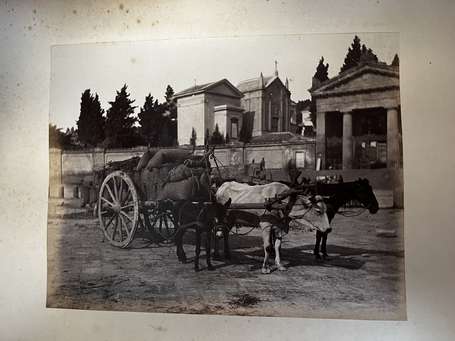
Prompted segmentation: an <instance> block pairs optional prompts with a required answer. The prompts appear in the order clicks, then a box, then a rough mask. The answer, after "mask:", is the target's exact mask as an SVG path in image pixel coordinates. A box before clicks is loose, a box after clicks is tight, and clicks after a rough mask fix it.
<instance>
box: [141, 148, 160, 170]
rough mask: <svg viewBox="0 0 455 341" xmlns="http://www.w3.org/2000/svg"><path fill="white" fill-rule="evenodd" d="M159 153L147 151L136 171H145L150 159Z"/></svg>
mask: <svg viewBox="0 0 455 341" xmlns="http://www.w3.org/2000/svg"><path fill="white" fill-rule="evenodd" d="M156 153H157V151H156V150H150V149H149V150H147V151H146V152H145V153H144V154H142V157H141V159H140V160H139V163H138V164H137V167H136V170H137V171H141V170H142V169H144V168H145V167H146V166H147V164H148V163H149V161H150V159H151V158H152V157H153V156H154V155H155V154H156Z"/></svg>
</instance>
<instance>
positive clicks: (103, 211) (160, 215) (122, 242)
mask: <svg viewBox="0 0 455 341" xmlns="http://www.w3.org/2000/svg"><path fill="white" fill-rule="evenodd" d="M208 156H209V155H208V153H205V154H204V155H201V156H195V155H193V153H192V151H190V150H182V149H179V150H177V149H174V150H166V149H163V150H158V151H155V152H152V151H148V152H146V153H145V154H144V155H143V156H142V158H140V159H139V158H132V159H129V160H125V161H120V162H112V163H110V164H109V165H108V167H107V168H106V169H104V170H103V171H102V173H100V174H98V176H99V177H101V178H102V179H104V180H102V183H101V185H100V187H99V196H98V203H97V214H98V219H99V223H100V228H101V230H102V231H103V233H104V236H105V238H106V239H107V240H108V241H109V243H110V244H112V245H114V246H117V247H121V248H126V247H128V246H129V245H130V244H131V242H132V241H133V239H134V236H135V234H136V231H137V229H138V228H144V229H145V230H146V231H148V232H150V233H151V234H152V235H154V236H157V237H159V238H160V239H161V241H170V240H172V238H173V237H174V235H175V233H176V231H177V229H178V222H177V221H178V215H179V209H180V207H181V205H180V201H182V200H178V199H187V198H185V193H178V191H175V190H174V188H175V187H176V185H175V184H176V183H177V182H179V181H180V182H182V181H184V182H185V181H186V182H185V183H184V185H183V187H181V186H180V188H183V191H185V190H187V189H188V185H192V184H195V185H196V186H199V188H198V191H196V192H192V193H190V195H189V196H191V199H194V200H198V199H201V202H203V201H205V200H206V198H204V195H201V192H204V191H203V189H206V188H205V186H203V185H205V183H204V184H202V182H201V179H200V178H201V177H202V176H203V175H202V174H205V177H206V178H207V173H208V172H209V167H210V166H209V163H208V160H207V158H208ZM178 165H185V169H186V170H189V171H188V172H189V174H186V175H187V177H186V178H184V177H185V174H183V175H182V174H181V173H182V171H181V169H182V168H180V173H179V174H175V173H176V171H175V169H176V167H178ZM172 172H174V173H172ZM178 172H179V168H177V173H178ZM106 174H107V175H106ZM176 176H177V177H179V176H180V177H179V178H178V179H177V180H178V181H170V180H175V178H176ZM172 177H173V178H172ZM173 185H174V186H173ZM185 186H186V187H185ZM168 187H170V188H168ZM173 187H174V188H173ZM202 187H204V188H202ZM207 189H208V188H207ZM173 190H174V193H172V191H173ZM165 191H167V192H171V193H167V194H168V195H163V192H165ZM169 194H170V195H169ZM186 196H187V197H188V195H186ZM173 199H177V200H173Z"/></svg>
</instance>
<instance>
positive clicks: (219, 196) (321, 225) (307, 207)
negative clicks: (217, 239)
mask: <svg viewBox="0 0 455 341" xmlns="http://www.w3.org/2000/svg"><path fill="white" fill-rule="evenodd" d="M286 193H292V191H291V188H290V187H288V186H287V185H285V184H283V183H279V182H272V183H269V184H266V185H256V186H250V185H248V184H243V183H238V182H235V181H232V182H225V183H224V184H223V185H221V187H220V188H219V189H218V190H217V192H216V200H217V201H218V202H220V203H224V202H228V201H229V200H232V203H233V204H244V205H248V204H259V205H260V204H264V203H266V200H268V199H271V200H274V198H276V197H278V196H280V195H283V194H286ZM321 199H322V198H321ZM283 201H284V202H285V205H284V207H281V208H276V206H274V205H272V204H271V205H265V207H264V208H263V209H257V208H255V209H245V210H243V209H242V211H246V212H249V213H250V216H249V217H248V216H245V214H244V217H240V216H239V213H237V214H235V213H234V212H230V214H229V215H228V216H227V225H228V229H230V227H232V225H233V224H234V223H235V221H236V218H237V216H239V218H241V219H242V218H244V220H247V221H248V220H249V221H252V224H253V225H252V226H253V227H260V228H261V230H262V239H263V244H264V261H263V264H262V273H264V274H269V273H270V272H271V270H270V267H269V264H268V261H269V257H270V253H271V252H272V250H273V249H274V250H275V264H276V266H277V269H278V270H280V271H283V270H286V268H285V267H284V266H283V265H282V264H281V258H280V249H281V242H282V238H283V236H284V234H286V233H287V232H288V229H289V225H297V226H304V227H309V228H310V229H312V228H317V229H320V230H321V231H325V230H326V229H328V228H329V227H330V225H329V221H328V217H327V214H326V212H325V209H326V208H325V203H324V202H323V201H322V200H319V201H318V202H311V201H310V200H309V198H308V197H307V196H302V195H298V194H297V193H296V192H295V193H293V194H291V195H289V198H288V199H283ZM239 212H241V211H239ZM254 215H256V217H257V218H256V219H254V218H251V217H252V216H253V217H254ZM250 226H251V225H250ZM272 233H273V235H274V236H275V238H276V240H275V241H274V242H273V246H272ZM225 238H226V237H225ZM225 245H227V242H226V241H225ZM225 252H226V250H225Z"/></svg>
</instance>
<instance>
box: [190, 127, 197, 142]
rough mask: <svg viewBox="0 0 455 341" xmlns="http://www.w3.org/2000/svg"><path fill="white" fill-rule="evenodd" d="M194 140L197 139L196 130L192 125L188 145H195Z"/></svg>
mask: <svg viewBox="0 0 455 341" xmlns="http://www.w3.org/2000/svg"><path fill="white" fill-rule="evenodd" d="M196 141H197V135H196V130H194V127H193V128H192V129H191V137H190V145H192V146H193V147H196Z"/></svg>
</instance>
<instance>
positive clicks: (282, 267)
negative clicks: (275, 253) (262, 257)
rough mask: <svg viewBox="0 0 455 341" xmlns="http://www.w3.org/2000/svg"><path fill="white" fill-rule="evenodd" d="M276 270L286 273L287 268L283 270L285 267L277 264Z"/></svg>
mask: <svg viewBox="0 0 455 341" xmlns="http://www.w3.org/2000/svg"><path fill="white" fill-rule="evenodd" d="M277 269H278V271H286V270H287V268H285V267H284V266H283V265H281V264H279V265H278V266H277Z"/></svg>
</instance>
